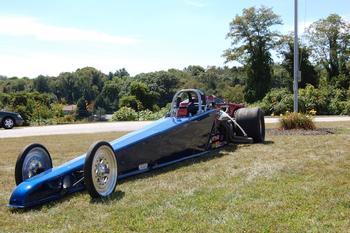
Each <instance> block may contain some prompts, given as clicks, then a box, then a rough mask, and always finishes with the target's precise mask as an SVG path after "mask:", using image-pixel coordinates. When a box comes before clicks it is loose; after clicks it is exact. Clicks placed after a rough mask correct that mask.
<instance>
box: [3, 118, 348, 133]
mask: <svg viewBox="0 0 350 233" xmlns="http://www.w3.org/2000/svg"><path fill="white" fill-rule="evenodd" d="M315 121H316V122H337V121H350V117H349V116H326V117H315ZM265 122H266V123H277V122H278V118H276V117H266V118H265ZM150 123H152V122H151V121H131V122H128V121H127V122H103V123H89V124H74V125H73V124H72V125H51V126H38V127H20V128H13V129H11V130H4V129H0V138H13V137H27V136H43V135H57V134H83V133H101V132H115V131H119V132H121V131H134V130H137V129H140V128H142V127H144V126H146V125H148V124H150Z"/></svg>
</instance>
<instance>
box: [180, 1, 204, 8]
mask: <svg viewBox="0 0 350 233" xmlns="http://www.w3.org/2000/svg"><path fill="white" fill-rule="evenodd" d="M185 3H186V4H187V5H190V6H194V7H200V8H201V7H205V6H207V4H206V3H205V2H204V1H201V0H185Z"/></svg>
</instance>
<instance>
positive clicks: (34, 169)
mask: <svg viewBox="0 0 350 233" xmlns="http://www.w3.org/2000/svg"><path fill="white" fill-rule="evenodd" d="M50 168H52V160H51V156H50V153H49V152H48V150H47V149H46V148H45V147H44V146H43V145H41V144H37V143H33V144H30V145H28V146H26V147H25V148H24V149H23V151H22V152H21V153H20V154H19V155H18V158H17V162H16V167H15V180H16V184H17V185H19V184H20V183H22V182H23V181H25V180H27V179H29V178H31V177H33V176H35V175H38V174H40V173H42V172H44V171H46V170H48V169H50Z"/></svg>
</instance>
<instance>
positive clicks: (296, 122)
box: [280, 112, 316, 130]
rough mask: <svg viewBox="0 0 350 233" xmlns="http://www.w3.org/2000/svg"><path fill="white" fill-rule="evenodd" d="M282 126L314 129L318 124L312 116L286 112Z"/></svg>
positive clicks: (287, 128)
mask: <svg viewBox="0 0 350 233" xmlns="http://www.w3.org/2000/svg"><path fill="white" fill-rule="evenodd" d="M280 126H281V128H282V129H286V130H289V129H305V130H314V129H316V126H315V124H314V122H313V119H312V117H311V116H309V115H306V114H303V113H295V112H292V113H289V112H288V113H286V114H285V115H283V116H282V117H281V119H280Z"/></svg>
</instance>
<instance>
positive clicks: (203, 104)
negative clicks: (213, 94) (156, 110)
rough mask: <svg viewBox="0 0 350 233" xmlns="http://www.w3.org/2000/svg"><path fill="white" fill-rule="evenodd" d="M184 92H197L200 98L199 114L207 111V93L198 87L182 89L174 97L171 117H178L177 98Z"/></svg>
mask: <svg viewBox="0 0 350 233" xmlns="http://www.w3.org/2000/svg"><path fill="white" fill-rule="evenodd" d="M183 93H195V94H196V95H197V99H198V112H197V114H200V113H202V112H205V111H207V104H206V99H205V95H204V93H203V92H202V91H200V90H198V89H182V90H180V91H178V92H176V94H175V95H174V97H173V101H172V102H171V110H170V116H171V117H176V113H177V110H178V106H177V99H178V97H180V96H181V95H182V94H183Z"/></svg>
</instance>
